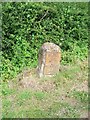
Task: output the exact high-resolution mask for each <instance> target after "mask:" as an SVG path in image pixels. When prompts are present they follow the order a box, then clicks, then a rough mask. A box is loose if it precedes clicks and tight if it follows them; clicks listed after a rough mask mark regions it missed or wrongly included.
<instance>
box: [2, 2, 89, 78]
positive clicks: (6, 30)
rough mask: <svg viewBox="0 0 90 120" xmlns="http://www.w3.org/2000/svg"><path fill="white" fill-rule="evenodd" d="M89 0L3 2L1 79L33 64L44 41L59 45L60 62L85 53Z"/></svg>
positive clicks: (65, 62) (77, 57)
mask: <svg viewBox="0 0 90 120" xmlns="http://www.w3.org/2000/svg"><path fill="white" fill-rule="evenodd" d="M87 24H88V3H84V2H83V3H75V2H74V3H62V2H61V3H48V2H43V3H32V2H26V3H25V2H8V3H2V37H3V39H2V52H1V53H0V54H1V55H2V57H1V62H2V65H1V67H2V70H1V71H2V79H3V80H5V79H10V78H13V77H15V76H16V75H17V74H18V73H19V72H20V71H22V70H23V69H24V68H25V67H26V66H29V67H36V66H37V60H38V51H39V49H40V47H41V45H42V44H43V43H44V42H47V41H48V42H53V43H55V44H57V45H59V46H60V47H61V50H62V61H61V62H62V64H68V63H74V62H75V61H76V60H77V59H80V60H84V59H85V58H86V57H87V55H88V54H87V53H88V52H87V51H88V50H87V49H88V48H87V47H88V28H87Z"/></svg>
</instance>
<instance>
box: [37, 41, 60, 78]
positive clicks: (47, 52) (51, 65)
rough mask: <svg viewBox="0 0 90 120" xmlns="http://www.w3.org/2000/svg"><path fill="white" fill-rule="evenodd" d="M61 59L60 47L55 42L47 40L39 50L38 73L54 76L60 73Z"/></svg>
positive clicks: (40, 75)
mask: <svg viewBox="0 0 90 120" xmlns="http://www.w3.org/2000/svg"><path fill="white" fill-rule="evenodd" d="M60 60H61V50H60V47H59V46H57V45H55V44H54V43H49V42H46V43H44V44H43V45H42V47H41V48H40V51H39V58H38V75H39V77H42V76H52V75H55V74H56V73H58V71H59V67H60Z"/></svg>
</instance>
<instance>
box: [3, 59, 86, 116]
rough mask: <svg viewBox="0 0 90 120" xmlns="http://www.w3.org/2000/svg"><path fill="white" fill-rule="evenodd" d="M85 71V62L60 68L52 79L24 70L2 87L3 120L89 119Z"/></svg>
mask: <svg viewBox="0 0 90 120" xmlns="http://www.w3.org/2000/svg"><path fill="white" fill-rule="evenodd" d="M87 72H88V63H87V61H84V62H77V64H75V65H69V66H63V65H62V66H61V70H60V72H59V73H58V74H57V75H56V76H54V77H43V78H38V77H37V75H36V74H35V73H36V69H33V70H25V71H23V72H22V73H21V74H19V75H18V76H17V78H16V79H14V80H12V81H9V82H8V84H7V85H6V83H4V84H3V86H4V87H3V118H16V117H18V118H23V117H24V118H25V117H26V118H45V117H48V118H49V117H50V118H51V117H53V118H54V117H58V118H65V117H66V118H68V117H69V118H86V117H88V74H87ZM23 108H24V109H23Z"/></svg>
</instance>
